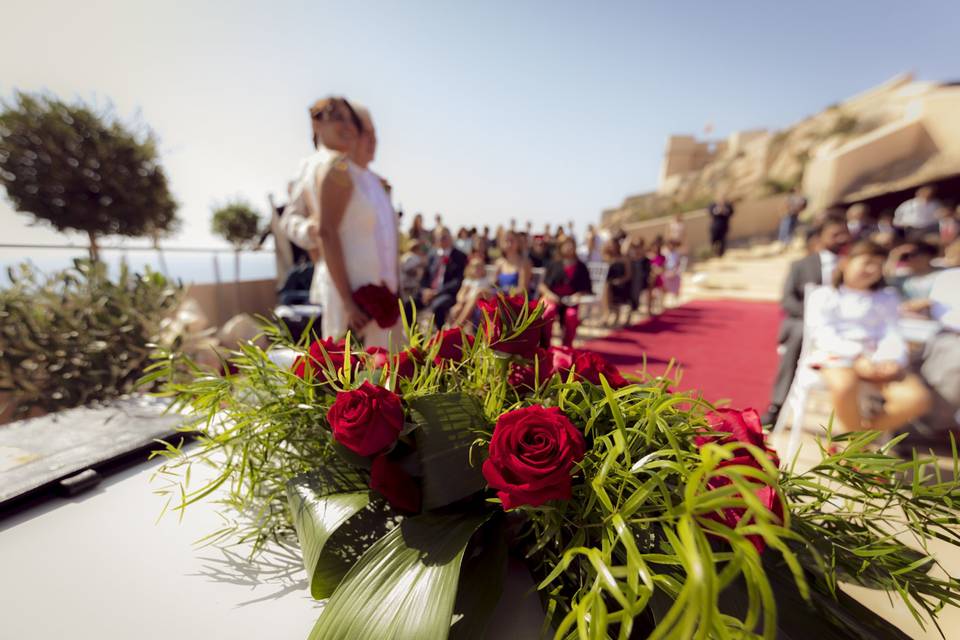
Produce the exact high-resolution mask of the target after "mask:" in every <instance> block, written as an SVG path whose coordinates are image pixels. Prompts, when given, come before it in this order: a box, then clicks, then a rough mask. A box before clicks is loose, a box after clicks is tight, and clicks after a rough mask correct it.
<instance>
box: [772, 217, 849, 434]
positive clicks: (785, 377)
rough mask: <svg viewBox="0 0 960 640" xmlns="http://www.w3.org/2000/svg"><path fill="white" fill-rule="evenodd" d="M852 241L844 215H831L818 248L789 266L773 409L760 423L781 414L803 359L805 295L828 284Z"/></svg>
mask: <svg viewBox="0 0 960 640" xmlns="http://www.w3.org/2000/svg"><path fill="white" fill-rule="evenodd" d="M849 242H850V232H849V231H848V230H847V221H846V218H845V217H844V216H843V214H836V213H831V214H830V215H828V216H827V217H826V218H824V220H823V222H822V223H821V224H820V228H819V230H818V231H817V233H816V244H817V247H818V249H817V250H816V251H815V252H812V253H810V254H809V255H808V256H806V257H804V258H801V259H800V260H797V261H796V262H794V263H793V264H792V265H790V272H789V273H788V275H787V281H786V283H785V284H784V287H783V298H782V299H781V301H780V307H781V308H782V309H783V312H784V318H783V322H782V323H781V324H780V336H779V340H780V345H781V346H782V349H781V355H780V364H779V365H778V367H777V378H776V381H775V382H774V385H773V393H772V395H771V397H770V406H769V407H768V408H767V412H766V413H765V414H764V416H763V418H762V419H761V421H762V422H763V424H773V423H775V422H776V421H777V416H779V415H780V408H781V407H782V406H783V403H784V401H785V400H786V399H787V392H789V391H790V384H791V383H792V382H793V374H794V372H795V371H796V369H797V361H798V360H799V359H800V346H801V344H802V343H803V294H804V288H805V287H806V286H807V285H808V284H813V285H821V284H824V283H827V284H829V283H830V282H831V279H832V277H833V270H834V269H835V268H836V266H837V260H838V258H839V254H840V252H841V251H842V250H843V248H844V247H845V246H846V245H847V244H848V243H849Z"/></svg>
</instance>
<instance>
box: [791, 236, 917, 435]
mask: <svg viewBox="0 0 960 640" xmlns="http://www.w3.org/2000/svg"><path fill="white" fill-rule="evenodd" d="M885 257H886V254H885V252H884V250H883V249H882V248H881V247H879V246H877V245H876V244H874V243H872V242H870V241H862V242H858V243H856V244H855V245H853V247H852V248H851V249H850V252H849V253H848V254H846V255H845V256H843V257H841V258H840V261H839V263H838V266H837V270H836V272H835V273H834V277H833V286H831V287H822V288H820V289H817V290H816V291H815V292H814V293H812V294H811V295H810V297H809V298H808V299H807V301H806V304H807V305H809V309H810V314H811V319H810V324H809V326H808V327H806V329H808V330H810V331H811V335H809V336H805V339H807V340H811V345H810V346H811V347H812V349H811V356H810V361H811V364H812V365H813V366H816V367H817V368H819V369H820V370H821V375H822V376H823V379H824V382H826V384H827V387H828V388H829V390H830V395H831V397H832V400H833V408H834V410H835V412H836V414H835V415H836V418H837V422H838V423H839V427H840V430H841V431H856V430H860V429H877V430H880V431H891V430H894V429H899V428H900V427H903V426H904V425H906V424H907V423H909V422H911V421H912V420H914V419H916V418H919V417H920V416H922V415H923V414H924V413H926V412H927V409H928V408H929V406H930V394H929V392H928V391H927V389H926V387H925V386H924V384H923V382H922V381H921V380H920V378H919V377H917V376H916V375H914V374H912V373H909V372H908V371H907V369H906V365H907V356H908V351H907V343H906V341H905V340H904V339H903V337H902V336H901V335H900V332H899V329H898V327H897V323H898V320H899V312H898V306H899V303H900V300H899V298H898V297H897V295H896V293H895V292H893V291H890V290H885V289H884V280H883V263H884V259H885ZM865 382H871V383H873V384H875V385H877V386H878V387H879V388H880V391H881V393H882V395H883V401H884V403H883V410H882V411H881V412H880V413H879V414H877V415H874V416H870V417H865V416H863V415H862V414H861V411H860V390H861V387H862V385H863V383H865Z"/></svg>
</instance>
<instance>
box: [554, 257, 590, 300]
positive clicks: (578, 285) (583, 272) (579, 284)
mask: <svg viewBox="0 0 960 640" xmlns="http://www.w3.org/2000/svg"><path fill="white" fill-rule="evenodd" d="M543 283H544V284H545V285H547V287H549V288H550V289H551V290H552V289H553V288H554V287H556V286H559V285H562V284H567V285H569V286H570V288H571V289H573V292H574V293H590V292H591V291H593V285H592V284H591V283H590V270H589V269H587V265H585V264H584V263H583V261H582V260H577V266H576V268H574V271H573V279H570V278H567V272H566V271H565V270H564V268H563V261H562V260H556V261H554V262H551V263H550V266H548V267H547V272H546V275H545V276H544V278H543Z"/></svg>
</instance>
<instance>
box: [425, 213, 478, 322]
mask: <svg viewBox="0 0 960 640" xmlns="http://www.w3.org/2000/svg"><path fill="white" fill-rule="evenodd" d="M433 246H434V249H433V252H432V253H431V254H430V258H429V259H428V261H427V268H426V269H425V270H424V272H423V279H422V280H421V281H420V284H421V286H422V287H423V288H422V289H421V290H420V294H419V295H418V296H417V299H416V301H415V302H416V305H417V308H418V309H429V310H430V311H432V312H433V322H434V324H435V325H436V327H437V329H440V328H442V327H443V323H444V321H446V319H447V312H449V311H450V308H451V307H452V306H453V305H454V303H455V302H456V301H457V292H458V291H459V290H460V284H461V283H462V282H463V272H464V270H465V269H466V267H467V256H466V255H465V254H464V253H463V252H462V251H460V250H459V249H457V248H456V247H454V246H453V236H452V235H451V234H450V230H449V229H447V228H446V227H444V226H439V227H437V228H435V229H434V230H433Z"/></svg>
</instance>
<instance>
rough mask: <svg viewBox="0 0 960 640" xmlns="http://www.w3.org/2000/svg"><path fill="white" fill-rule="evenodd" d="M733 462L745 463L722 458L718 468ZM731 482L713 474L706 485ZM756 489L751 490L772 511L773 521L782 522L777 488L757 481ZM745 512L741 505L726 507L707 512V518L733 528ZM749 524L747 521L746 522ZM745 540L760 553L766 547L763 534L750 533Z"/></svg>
mask: <svg viewBox="0 0 960 640" xmlns="http://www.w3.org/2000/svg"><path fill="white" fill-rule="evenodd" d="M733 464H745V462H744V461H742V460H734V459H731V460H724V461H723V462H722V463H721V464H720V468H723V467H725V466H729V465H733ZM729 484H731V480H730V479H729V478H726V477H724V476H722V475H720V476H713V477H711V478H710V480H708V481H707V487H709V489H710V490H713V489H719V488H720V487H725V486H727V485H729ZM756 484H757V490H756V491H754V492H753V494H754V495H755V496H757V498H759V499H760V502H761V503H762V504H763V506H764V507H766V509H767V510H768V511H770V513H772V514H773V515H774V516H775V518H774V522H778V523H782V522H783V503H782V502H781V501H780V496H778V495H777V490H776V489H774V488H773V487H771V486H770V485H767V484H762V483H759V482H757V483H756ZM746 513H747V510H746V509H745V508H743V507H728V508H726V509H721V510H720V511H717V512H714V513H711V514H709V515H708V516H706V517H708V518H710V519H711V520H715V521H717V522H720V523H722V524H725V525H726V526H728V527H730V528H731V529H735V528H736V527H737V524H739V522H740V521H741V520H743V516H744V515H745V514H746ZM748 524H749V523H748ZM747 540H749V541H750V542H751V543H753V546H754V547H755V548H756V549H757V551H758V552H760V553H762V552H763V550H764V549H765V548H766V543H765V542H764V541H763V536H760V535H757V534H753V533H752V534H750V535H748V536H747Z"/></svg>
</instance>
